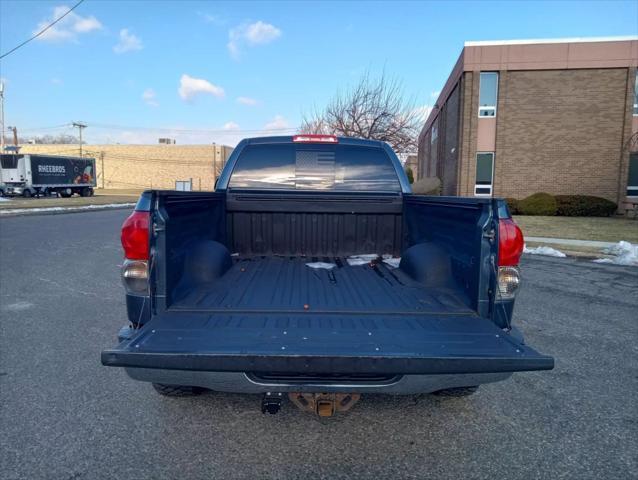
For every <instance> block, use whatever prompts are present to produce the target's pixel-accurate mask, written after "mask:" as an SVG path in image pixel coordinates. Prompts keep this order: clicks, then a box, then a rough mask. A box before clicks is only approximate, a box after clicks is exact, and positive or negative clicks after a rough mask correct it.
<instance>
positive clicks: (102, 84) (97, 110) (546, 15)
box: [0, 0, 638, 145]
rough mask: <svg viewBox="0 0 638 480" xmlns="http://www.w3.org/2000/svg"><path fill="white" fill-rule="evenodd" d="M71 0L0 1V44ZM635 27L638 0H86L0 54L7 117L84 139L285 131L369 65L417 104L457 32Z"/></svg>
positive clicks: (488, 36) (436, 83) (606, 31)
mask: <svg viewBox="0 0 638 480" xmlns="http://www.w3.org/2000/svg"><path fill="white" fill-rule="evenodd" d="M75 3H76V0H72V1H69V2H64V1H60V0H58V1H28V0H24V1H17V0H0V55H1V54H4V53H5V52H7V51H9V50H10V49H12V48H13V47H15V46H16V45H18V44H19V43H21V42H22V41H24V40H26V39H27V38H29V37H30V36H32V35H33V34H34V33H37V32H38V31H39V30H41V29H42V28H43V27H45V26H46V25H47V24H48V23H50V22H51V21H53V20H54V19H55V18H57V17H59V16H60V15H61V14H63V13H64V12H66V11H67V10H68V9H69V8H70V7H72V6H73V5H74V4H75ZM621 35H638V1H637V0H633V1H603V2H587V1H568V2H550V1H541V2H535V1H520V2H480V1H469V2H454V1H446V2H436V1H429V2H355V1H351V2H265V1H264V2H232V3H231V2H228V3H226V2H190V1H182V2H177V1H174V2H173V1H151V0H146V1H125V0H121V1H101V0H85V1H84V2H83V3H82V4H81V5H79V6H78V7H77V8H76V9H75V10H74V11H73V12H72V13H70V14H69V15H67V16H66V17H65V18H64V19H63V20H62V21H60V22H59V23H58V24H56V25H55V26H54V27H52V28H50V29H49V30H48V31H47V32H45V33H44V34H43V35H41V36H40V37H38V38H37V39H35V40H33V41H32V42H30V43H28V44H26V45H25V46H23V47H21V48H19V49H18V50H16V51H15V52H13V53H11V54H9V55H7V56H6V57H5V58H3V59H2V60H0V78H1V79H2V82H3V83H4V84H5V93H4V97H5V124H6V125H7V126H14V125H15V126H17V127H18V131H19V133H20V135H21V136H31V135H44V134H52V135H56V134H59V133H70V134H73V133H77V129H75V130H74V129H73V128H71V127H69V124H70V123H71V122H73V121H83V122H85V123H86V124H87V125H88V127H87V128H86V129H85V131H84V136H85V139H86V140H87V142H89V143H157V139H158V137H170V138H175V139H176V140H177V142H178V143H180V144H189V143H213V142H216V143H226V144H230V145H234V144H236V143H237V141H239V140H240V139H241V138H243V137H249V136H257V135H260V134H288V133H291V132H294V129H295V128H296V127H297V126H298V125H299V124H300V123H301V120H302V118H303V116H304V114H309V113H311V112H313V111H315V110H317V109H321V107H323V106H324V105H325V104H326V103H327V102H328V101H329V100H330V98H331V97H332V96H333V95H334V94H335V93H336V92H338V91H346V90H347V89H348V88H349V87H351V86H352V85H353V84H354V83H356V82H357V81H358V80H359V79H360V78H361V76H362V75H363V74H364V73H365V72H366V71H367V72H369V73H370V75H371V76H373V77H374V76H377V75H380V74H381V73H382V72H384V71H385V74H386V75H387V76H390V77H393V78H396V79H397V80H399V81H401V82H402V83H403V87H404V91H405V94H406V96H407V97H408V98H409V99H411V100H413V101H414V102H415V105H417V106H418V107H419V108H421V109H422V110H423V111H424V112H426V111H427V109H428V107H430V106H431V105H432V104H433V103H434V102H435V101H436V97H437V95H438V92H439V91H440V89H441V88H442V86H443V84H444V83H445V81H446V79H447V77H448V75H449V73H450V71H451V69H452V67H453V65H454V63H455V62H456V60H457V58H458V56H459V54H460V52H461V50H462V48H463V43H464V42H465V41H473V40H508V39H521V38H525V39H528V38H529V39H534V38H561V37H590V36H595V37H598V36H621Z"/></svg>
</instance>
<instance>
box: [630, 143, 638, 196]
mask: <svg viewBox="0 0 638 480" xmlns="http://www.w3.org/2000/svg"><path fill="white" fill-rule="evenodd" d="M627 196H628V197H638V153H631V154H629V173H628V175H627Z"/></svg>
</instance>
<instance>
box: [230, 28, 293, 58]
mask: <svg viewBox="0 0 638 480" xmlns="http://www.w3.org/2000/svg"><path fill="white" fill-rule="evenodd" d="M279 37H281V30H280V29H278V28H277V27H275V26H274V25H272V24H270V23H266V22H262V21H261V20H259V21H257V22H255V23H250V24H249V23H242V24H241V25H238V26H237V27H235V28H231V29H230V30H229V31H228V44H227V47H228V51H229V52H230V55H231V56H232V57H233V58H235V59H238V58H239V56H240V54H241V49H242V47H243V46H248V47H254V46H257V45H265V44H266V43H270V42H272V41H273V40H276V39H277V38H279Z"/></svg>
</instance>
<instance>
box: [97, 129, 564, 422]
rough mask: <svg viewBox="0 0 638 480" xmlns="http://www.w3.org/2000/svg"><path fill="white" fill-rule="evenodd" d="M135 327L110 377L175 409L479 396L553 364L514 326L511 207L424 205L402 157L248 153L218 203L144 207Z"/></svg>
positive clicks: (131, 225)
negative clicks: (171, 398)
mask: <svg viewBox="0 0 638 480" xmlns="http://www.w3.org/2000/svg"><path fill="white" fill-rule="evenodd" d="M121 237H122V245H123V248H124V254H125V257H126V258H125V260H124V264H123V267H122V278H123V283H124V287H125V289H126V306H127V312H128V325H126V326H125V327H123V328H122V329H121V330H120V332H119V335H118V337H119V342H120V343H119V344H118V345H117V346H115V347H114V348H112V349H108V350H105V351H103V352H102V363H103V364H104V365H107V366H114V367H123V368H124V369H125V370H126V372H127V374H128V375H129V376H130V377H131V378H133V379H135V380H140V381H144V382H151V383H153V385H154V386H155V388H156V390H157V391H158V392H159V393H161V394H165V395H176V396H179V395H189V394H196V393H199V392H201V391H204V390H206V389H209V390H215V391H227V392H240V393H252V394H261V395H262V403H261V408H262V411H263V412H269V413H275V412H277V411H278V410H279V408H280V405H281V402H282V399H284V396H287V397H288V398H289V399H290V400H291V401H292V402H293V403H294V404H295V405H296V406H298V407H300V408H302V409H305V410H308V411H311V412H314V413H317V414H319V415H322V416H329V415H332V414H333V413H335V412H338V411H344V410H347V409H348V408H350V407H351V406H352V405H353V404H354V402H356V400H358V399H359V396H360V395H361V394H362V393H389V394H421V393H439V394H442V395H455V396H457V395H459V396H460V395H467V394H470V393H473V392H474V391H476V389H477V388H478V386H479V385H480V384H484V383H489V382H497V381H501V380H505V379H507V378H508V377H510V376H511V375H512V373H513V372H521V371H531V370H549V369H552V368H553V366H554V359H553V358H552V357H550V356H546V355H543V354H541V353H538V352H537V351H535V350H534V349H533V348H531V347H530V346H528V345H527V344H525V342H524V341H523V337H522V335H521V334H520V332H519V331H518V330H517V329H516V328H515V327H513V326H512V311H513V307H514V301H515V297H516V293H517V291H518V289H519V285H520V271H519V267H518V263H519V259H520V256H521V253H522V250H523V236H522V233H521V230H520V229H519V228H518V226H517V225H516V224H515V223H514V221H513V220H512V218H511V216H510V214H509V212H508V209H507V205H506V203H505V202H504V201H503V200H500V199H496V198H491V197H483V198H461V197H436V196H421V195H414V194H412V193H411V190H410V184H409V182H408V180H407V178H406V175H405V173H404V171H403V168H402V167H401V164H400V162H399V160H398V158H397V156H396V155H395V153H394V152H393V151H392V149H391V148H390V147H389V146H388V145H387V144H385V143H383V142H379V141H372V140H362V139H353V138H343V137H335V136H329V135H296V136H293V137H267V138H252V139H245V140H243V141H242V142H240V143H239V145H238V146H237V148H236V149H235V150H234V152H233V153H232V155H231V157H230V158H229V161H228V163H227V165H226V166H225V168H224V170H223V172H222V173H221V176H220V178H219V180H218V182H217V184H216V188H215V191H214V192H176V191H161V190H149V191H145V192H144V193H143V194H142V195H141V197H140V199H139V201H138V203H137V206H136V207H135V211H134V212H133V213H132V214H131V216H130V217H129V218H128V219H127V220H126V221H125V222H124V225H123V227H122V236H121Z"/></svg>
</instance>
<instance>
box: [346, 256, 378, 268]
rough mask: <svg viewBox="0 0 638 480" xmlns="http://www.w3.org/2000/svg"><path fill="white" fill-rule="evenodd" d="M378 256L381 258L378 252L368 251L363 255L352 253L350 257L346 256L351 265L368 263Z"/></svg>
mask: <svg viewBox="0 0 638 480" xmlns="http://www.w3.org/2000/svg"><path fill="white" fill-rule="evenodd" d="M377 258H379V255H377V254H376V253H366V254H361V255H350V256H349V257H348V258H346V261H347V262H348V265H350V266H351V267H356V266H359V265H366V264H367V263H370V262H371V261H372V260H376V259H377Z"/></svg>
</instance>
